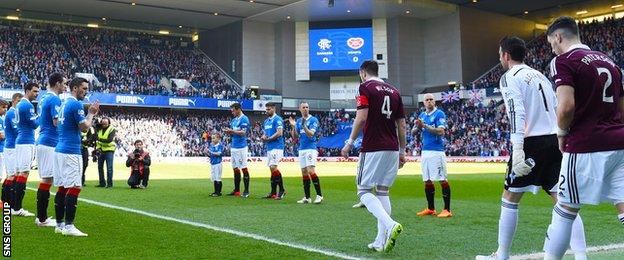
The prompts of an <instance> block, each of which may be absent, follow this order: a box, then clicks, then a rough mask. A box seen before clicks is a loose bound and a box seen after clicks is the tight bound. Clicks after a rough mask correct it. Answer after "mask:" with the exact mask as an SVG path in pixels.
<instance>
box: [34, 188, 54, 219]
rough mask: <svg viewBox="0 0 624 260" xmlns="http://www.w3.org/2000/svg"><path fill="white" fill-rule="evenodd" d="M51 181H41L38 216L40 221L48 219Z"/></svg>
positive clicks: (38, 195) (38, 191)
mask: <svg viewBox="0 0 624 260" xmlns="http://www.w3.org/2000/svg"><path fill="white" fill-rule="evenodd" d="M50 186H52V184H50V183H39V189H38V190H37V218H39V221H40V222H44V221H46V219H48V203H49V201H50Z"/></svg>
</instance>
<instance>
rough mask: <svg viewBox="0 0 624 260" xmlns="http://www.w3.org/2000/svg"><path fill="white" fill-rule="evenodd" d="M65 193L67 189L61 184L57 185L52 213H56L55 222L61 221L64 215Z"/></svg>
mask: <svg viewBox="0 0 624 260" xmlns="http://www.w3.org/2000/svg"><path fill="white" fill-rule="evenodd" d="M66 193H67V189H65V187H63V186H61V187H58V190H57V191H56V195H55V196H54V213H55V215H56V223H57V224H60V223H63V218H64V217H65V194H66Z"/></svg>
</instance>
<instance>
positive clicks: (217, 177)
mask: <svg viewBox="0 0 624 260" xmlns="http://www.w3.org/2000/svg"><path fill="white" fill-rule="evenodd" d="M222 172H223V167H222V165H221V164H220V163H219V164H211V165H210V179H212V181H221V173H222Z"/></svg>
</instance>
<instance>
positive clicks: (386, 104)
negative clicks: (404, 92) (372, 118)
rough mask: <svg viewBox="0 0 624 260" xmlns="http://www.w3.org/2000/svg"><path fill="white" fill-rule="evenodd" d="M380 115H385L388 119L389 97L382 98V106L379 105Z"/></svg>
mask: <svg viewBox="0 0 624 260" xmlns="http://www.w3.org/2000/svg"><path fill="white" fill-rule="evenodd" d="M381 114H384V115H386V118H388V119H390V116H391V115H392V110H390V96H384V102H383V105H381Z"/></svg>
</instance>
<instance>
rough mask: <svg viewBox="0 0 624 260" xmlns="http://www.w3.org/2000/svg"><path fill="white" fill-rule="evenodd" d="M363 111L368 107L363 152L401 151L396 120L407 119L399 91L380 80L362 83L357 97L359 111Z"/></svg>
mask: <svg viewBox="0 0 624 260" xmlns="http://www.w3.org/2000/svg"><path fill="white" fill-rule="evenodd" d="M363 108H368V116H367V119H366V124H365V125H364V137H363V138H362V149H361V151H362V152H375V151H398V150H399V140H398V136H397V127H396V124H395V120H397V119H401V118H405V112H404V111H403V100H402V99H401V94H400V93H399V90H397V89H396V88H395V87H393V86H391V85H390V84H387V83H385V82H383V81H380V80H376V79H372V80H368V81H366V82H364V83H362V84H360V96H358V97H357V109H363Z"/></svg>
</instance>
